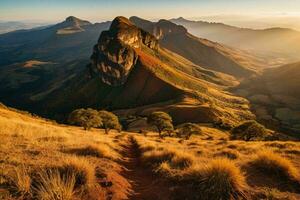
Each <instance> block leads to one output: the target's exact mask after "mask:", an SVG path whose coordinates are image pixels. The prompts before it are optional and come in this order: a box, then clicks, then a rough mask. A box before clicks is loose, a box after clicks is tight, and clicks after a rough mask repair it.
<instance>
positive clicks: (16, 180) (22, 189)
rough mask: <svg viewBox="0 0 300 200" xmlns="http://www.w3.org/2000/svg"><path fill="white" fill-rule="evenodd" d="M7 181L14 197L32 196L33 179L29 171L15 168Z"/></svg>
mask: <svg viewBox="0 0 300 200" xmlns="http://www.w3.org/2000/svg"><path fill="white" fill-rule="evenodd" d="M7 180H8V182H9V183H10V188H9V189H10V190H11V191H12V193H13V195H14V196H21V197H25V196H30V194H31V178H30V175H29V172H28V171H27V169H25V168H24V167H23V166H22V167H14V169H13V170H12V171H11V172H10V173H9V174H8V176H7Z"/></svg>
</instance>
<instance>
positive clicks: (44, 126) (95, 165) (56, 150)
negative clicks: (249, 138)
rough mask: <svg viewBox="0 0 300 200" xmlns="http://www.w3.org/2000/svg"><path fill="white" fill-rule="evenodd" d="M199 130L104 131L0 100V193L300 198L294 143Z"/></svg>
mask: <svg viewBox="0 0 300 200" xmlns="http://www.w3.org/2000/svg"><path fill="white" fill-rule="evenodd" d="M200 128H201V132H199V134H197V135H193V136H192V137H191V138H190V139H189V140H183V139H180V138H176V137H165V138H164V139H161V138H159V137H158V134H157V133H154V132H149V133H147V134H144V135H141V134H136V133H130V132H123V133H116V132H111V133H109V134H108V135H107V134H105V133H104V131H103V130H99V129H94V130H91V131H84V130H83V129H82V128H79V127H72V126H67V125H59V124H56V123H54V122H51V121H46V120H45V119H41V118H38V117H33V116H31V115H29V114H28V113H27V114H26V113H23V112H20V111H17V110H14V109H11V108H6V107H5V106H3V105H1V107H0V136H1V140H2V141H3V142H2V143H1V144H0V160H1V162H0V198H1V199H12V200H15V199H47V200H58V199H64V200H74V199H91V200H93V199H99V200H100V199H101V200H104V199H113V200H121V199H145V200H151V199H170V200H173V199H174V200H175V199H182V198H184V199H193V200H195V199H211V200H217V199H220V198H221V199H226V200H230V199H255V200H256V199H257V200H258V199H259V200H269V199H270V198H271V199H272V198H273V197H276V198H275V199H279V200H283V199H298V198H299V197H300V192H299V184H300V182H299V181H300V179H299V178H300V177H299V169H300V163H299V155H300V154H299V152H300V145H299V144H298V142H293V141H285V142H284V141H274V142H245V141H237V140H230V137H229V136H230V133H229V132H223V131H220V130H218V129H214V128H209V127H205V126H201V127H200ZM221 174H222V176H219V175H221ZM153 183H155V184H153ZM170 188H172V190H170ZM216 188H218V189H216ZM57 195H60V197H58V196H57Z"/></svg>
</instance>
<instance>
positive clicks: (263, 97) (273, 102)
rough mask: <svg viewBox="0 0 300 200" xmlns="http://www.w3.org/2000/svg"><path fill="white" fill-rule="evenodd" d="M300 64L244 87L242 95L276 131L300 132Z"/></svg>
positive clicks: (273, 71)
mask: <svg viewBox="0 0 300 200" xmlns="http://www.w3.org/2000/svg"><path fill="white" fill-rule="evenodd" d="M299 76H300V63H293V64H288V65H284V66H281V67H277V68H272V69H267V70H265V71H264V73H263V74H262V75H261V76H258V77H256V78H254V79H250V80H248V81H245V82H244V83H242V84H241V85H240V86H239V87H238V88H239V90H238V92H239V93H240V94H241V95H243V96H245V97H247V98H248V99H249V100H250V101H251V103H252V104H253V105H254V110H255V111H256V113H257V116H258V117H259V118H260V119H261V120H263V121H265V122H266V124H270V125H271V126H272V124H273V125H274V126H275V127H277V128H278V127H284V128H285V129H287V130H288V131H290V132H293V131H294V132H297V133H299V132H300V126H299V125H300V114H299V113H300V103H299V102H300V93H299V84H300V82H299Z"/></svg>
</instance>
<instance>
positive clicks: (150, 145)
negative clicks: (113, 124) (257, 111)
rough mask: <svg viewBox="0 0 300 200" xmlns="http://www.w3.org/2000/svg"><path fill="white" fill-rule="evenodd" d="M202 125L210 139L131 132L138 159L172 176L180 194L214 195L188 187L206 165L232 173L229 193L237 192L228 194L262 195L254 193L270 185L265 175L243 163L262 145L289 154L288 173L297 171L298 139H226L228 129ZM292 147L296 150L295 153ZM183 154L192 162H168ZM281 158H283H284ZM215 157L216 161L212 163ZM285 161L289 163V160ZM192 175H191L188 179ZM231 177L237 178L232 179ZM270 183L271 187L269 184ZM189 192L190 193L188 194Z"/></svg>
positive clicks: (261, 192)
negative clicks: (136, 146) (185, 163)
mask: <svg viewBox="0 0 300 200" xmlns="http://www.w3.org/2000/svg"><path fill="white" fill-rule="evenodd" d="M202 129H203V130H204V132H205V134H207V135H209V136H212V137H213V139H212V140H211V139H208V137H203V136H194V137H192V138H190V139H189V140H180V139H179V138H172V137H165V138H164V139H163V140H161V139H160V140H158V139H157V138H158V134H157V133H156V134H155V133H151V132H149V133H147V137H144V136H142V135H138V134H136V135H135V136H134V137H135V139H136V141H137V143H138V145H139V149H140V150H141V158H142V160H141V161H142V163H144V164H146V166H148V167H150V168H151V169H152V170H153V171H154V172H156V173H159V174H160V175H161V176H163V177H165V178H167V179H170V180H172V182H176V183H177V184H178V185H179V186H178V187H179V188H182V190H184V191H182V190H180V191H178V194H184V196H182V198H186V199H203V198H204V199H205V198H207V199H214V198H212V197H211V198H209V197H203V196H201V195H200V193H197V192H198V191H199V190H200V189H199V188H198V190H197V189H196V188H192V189H191V188H189V187H190V186H191V185H194V182H193V181H199V180H201V179H200V175H199V176H197V175H196V174H197V173H199V174H201V176H204V174H208V171H209V170H208V169H211V170H212V169H214V170H219V171H222V170H227V171H226V173H225V172H224V171H222V172H220V174H223V175H224V174H227V175H228V176H227V177H231V176H232V177H233V179H231V180H233V182H231V184H233V185H235V184H237V185H238V186H237V187H236V190H237V192H236V193H235V192H233V193H234V194H232V195H237V196H239V197H238V198H233V197H232V198H233V199H239V198H242V197H243V195H245V194H247V196H249V199H264V198H257V197H261V196H263V197H265V196H266V195H265V192H264V191H263V190H260V188H262V187H264V186H265V187H270V183H269V180H268V179H265V178H264V177H260V176H262V175H261V174H259V173H258V172H254V174H253V170H252V169H250V168H248V167H247V166H249V163H252V161H253V160H254V159H255V158H256V157H257V155H260V154H259V153H260V152H261V151H262V149H265V147H266V146H267V147H269V148H270V149H271V150H273V151H277V152H279V153H280V154H282V155H285V156H289V157H290V158H292V159H293V160H292V161H293V164H292V166H294V167H293V168H289V170H291V174H294V173H295V169H296V170H298V171H299V169H300V162H299V160H300V155H299V154H297V150H298V149H300V143H298V142H293V141H288V142H282V141H281V142H279V141H274V142H271V141H268V142H260V141H250V142H246V141H235V140H228V137H229V135H230V134H229V133H224V132H221V131H219V130H216V129H213V128H206V127H202ZM224 141H225V142H224ZM290 151H291V152H290ZM294 151H296V153H295V154H294ZM186 154H187V155H189V158H191V159H187V160H192V162H190V163H189V164H188V165H185V166H184V167H178V168H176V167H174V166H172V163H174V160H175V159H174V158H175V157H177V155H178V156H179V157H180V155H186ZM291 156H292V157H291ZM284 159H285V160H287V159H286V158H284ZM215 160H218V161H217V162H216V163H214V161H215ZM212 163H214V164H212ZM289 163H290V164H291V162H289ZM175 166H176V165H175ZM179 166H180V165H179ZM208 166H209V167H208ZM212 166H214V167H212ZM230 170H232V171H230ZM192 172H193V173H192ZM204 172H205V173H204ZM244 174H245V176H244ZM207 176H208V175H207ZM248 176H249V177H248ZM193 177H194V178H195V179H192V178H193ZM245 177H246V179H245ZM206 180H209V179H206ZM210 180H212V179H210ZM227 180H230V179H227ZM235 180H236V181H237V182H235ZM256 180H257V181H256ZM280 181H281V180H279V182H280ZM212 182H215V183H216V184H217V182H216V181H215V180H214V181H212ZM222 183H223V182H222ZM225 183H227V184H229V183H230V181H227V182H226V181H224V183H223V184H225ZM220 184H221V183H220ZM227 186H228V185H227ZM253 186H255V187H253ZM273 186H274V188H272V187H273ZM273 186H272V187H271V189H276V188H277V185H276V186H275V185H273ZM199 187H200V186H199ZM202 187H203V188H206V187H207V188H206V189H207V190H209V188H212V187H213V186H211V185H209V181H207V182H203V185H202ZM215 187H217V186H215ZM219 187H220V186H218V188H219ZM183 188H185V189H183ZM226 188H227V187H226ZM228 188H229V187H228ZM239 188H240V190H239ZM277 189H278V188H277ZM282 190H283V192H282V194H281V195H280V196H291V197H292V198H295V199H297V198H298V197H300V196H299V195H300V194H298V193H297V192H295V191H293V192H292V193H290V192H286V190H285V189H282ZM201 191H202V190H201ZM228 191H229V190H228ZM248 191H249V194H248ZM208 192H209V191H206V192H205V193H208ZM211 192H212V193H218V190H216V189H215V190H213V189H212V190H211ZM223 192H224V191H223ZM244 192H245V193H244ZM175 193H176V192H175ZM176 194H177V193H176ZM191 194H192V195H194V196H189V195H191ZM195 194H199V196H196V195H195ZM201 194H202V193H201ZM216 195H217V194H216ZM216 198H217V197H216ZM230 198H231V197H230ZM230 198H223V199H230Z"/></svg>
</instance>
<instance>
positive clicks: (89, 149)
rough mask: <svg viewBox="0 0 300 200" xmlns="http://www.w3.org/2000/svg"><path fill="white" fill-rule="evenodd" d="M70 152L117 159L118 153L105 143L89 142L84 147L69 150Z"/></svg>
mask: <svg viewBox="0 0 300 200" xmlns="http://www.w3.org/2000/svg"><path fill="white" fill-rule="evenodd" d="M69 152H70V153H75V154H77V155H80V156H94V157H98V158H109V159H117V158H118V154H117V152H115V151H114V150H113V149H112V148H110V147H109V146H108V145H106V144H103V143H102V144H97V145H96V144H91V145H87V146H85V147H78V148H73V149H70V150H69Z"/></svg>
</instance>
